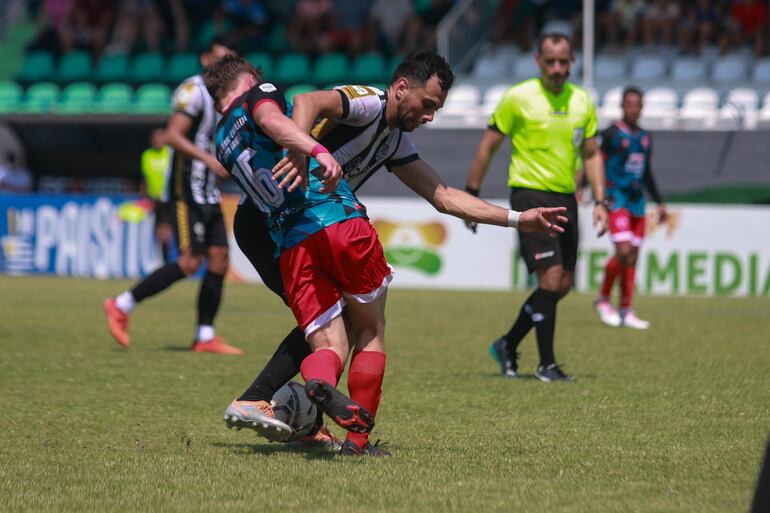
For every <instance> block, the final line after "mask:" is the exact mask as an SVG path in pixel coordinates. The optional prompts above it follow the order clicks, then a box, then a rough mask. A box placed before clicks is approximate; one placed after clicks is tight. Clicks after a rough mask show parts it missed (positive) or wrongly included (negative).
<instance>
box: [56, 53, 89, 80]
mask: <svg viewBox="0 0 770 513" xmlns="http://www.w3.org/2000/svg"><path fill="white" fill-rule="evenodd" d="M90 77H91V56H90V55H88V53H86V52H82V51H77V52H70V53H68V54H66V55H64V56H62V58H61V59H59V66H58V68H57V73H56V78H57V80H59V82H75V81H78V80H88V79H89V78H90Z"/></svg>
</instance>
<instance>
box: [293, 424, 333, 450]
mask: <svg viewBox="0 0 770 513" xmlns="http://www.w3.org/2000/svg"><path fill="white" fill-rule="evenodd" d="M298 442H299V443H300V444H301V445H304V446H307V447H312V446H322V447H328V448H329V449H332V450H334V451H339V450H340V448H342V440H340V439H339V438H337V436H336V435H335V434H334V433H332V432H331V431H329V428H327V427H326V426H321V428H320V429H319V430H318V431H316V432H315V433H313V434H312V435H307V436H303V437H302V438H300V439H299V440H298Z"/></svg>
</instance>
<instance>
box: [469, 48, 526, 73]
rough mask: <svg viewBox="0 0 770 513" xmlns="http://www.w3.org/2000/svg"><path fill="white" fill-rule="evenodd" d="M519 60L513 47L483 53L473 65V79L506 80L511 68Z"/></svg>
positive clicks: (516, 50) (491, 49) (517, 52)
mask: <svg viewBox="0 0 770 513" xmlns="http://www.w3.org/2000/svg"><path fill="white" fill-rule="evenodd" d="M517 58H519V51H518V49H517V48H516V47H515V46H499V47H497V48H494V49H493V48H490V49H488V50H487V51H485V52H483V53H482V54H481V55H480V56H479V57H478V58H477V59H475V60H474V63H473V72H472V73H473V76H474V78H502V79H505V78H507V77H508V76H509V75H510V73H511V67H512V66H513V63H514V62H515V61H516V59H517Z"/></svg>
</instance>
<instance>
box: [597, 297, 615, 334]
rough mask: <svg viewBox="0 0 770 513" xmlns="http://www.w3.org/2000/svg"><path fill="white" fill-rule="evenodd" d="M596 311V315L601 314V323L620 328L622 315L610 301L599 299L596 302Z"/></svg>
mask: <svg viewBox="0 0 770 513" xmlns="http://www.w3.org/2000/svg"><path fill="white" fill-rule="evenodd" d="M594 310H596V313H598V314H599V319H601V321H602V322H603V323H604V324H606V325H607V326H610V327H612V328H617V327H618V326H620V323H621V319H620V314H619V313H618V311H617V310H615V308H614V307H613V306H612V305H611V304H610V302H609V301H605V300H603V299H597V300H596V301H595V302H594Z"/></svg>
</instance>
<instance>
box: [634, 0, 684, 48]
mask: <svg viewBox="0 0 770 513" xmlns="http://www.w3.org/2000/svg"><path fill="white" fill-rule="evenodd" d="M678 19H679V4H678V3H676V2H675V1H673V0H653V1H652V3H651V4H650V5H649V6H648V7H647V8H646V9H645V10H644V13H643V15H642V26H643V30H644V44H645V46H646V47H647V48H648V49H651V48H654V47H655V46H657V45H658V44H660V46H663V47H669V46H671V41H672V40H673V36H674V28H675V27H676V24H677V20H678Z"/></svg>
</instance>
